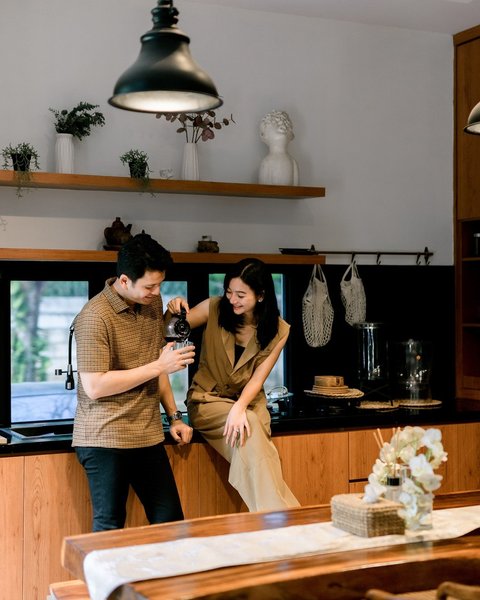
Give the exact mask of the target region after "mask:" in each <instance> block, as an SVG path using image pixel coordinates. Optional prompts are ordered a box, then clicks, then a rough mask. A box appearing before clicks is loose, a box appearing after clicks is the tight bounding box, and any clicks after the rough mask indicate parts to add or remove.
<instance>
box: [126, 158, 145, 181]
mask: <svg viewBox="0 0 480 600" xmlns="http://www.w3.org/2000/svg"><path fill="white" fill-rule="evenodd" d="M147 166H148V165H147V163H138V162H129V163H128V167H129V169H130V177H133V178H134V179H145V177H146V175H147Z"/></svg>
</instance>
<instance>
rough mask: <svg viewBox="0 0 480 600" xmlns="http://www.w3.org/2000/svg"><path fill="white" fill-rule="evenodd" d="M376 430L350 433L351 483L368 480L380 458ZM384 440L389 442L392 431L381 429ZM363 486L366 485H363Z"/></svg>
mask: <svg viewBox="0 0 480 600" xmlns="http://www.w3.org/2000/svg"><path fill="white" fill-rule="evenodd" d="M374 431H375V430H374V429H369V430H364V431H350V432H349V433H348V462H349V477H348V478H349V481H350V482H351V483H352V482H353V481H355V480H358V479H361V480H366V479H367V478H368V476H369V475H370V473H371V472H372V467H373V465H374V464H375V461H376V459H377V458H378V453H379V448H378V446H377V443H376V442H375V438H374V436H373V432H374ZM380 433H381V434H382V437H383V440H384V441H385V442H389V441H390V439H391V437H392V430H391V429H380ZM362 485H365V483H363V484H362Z"/></svg>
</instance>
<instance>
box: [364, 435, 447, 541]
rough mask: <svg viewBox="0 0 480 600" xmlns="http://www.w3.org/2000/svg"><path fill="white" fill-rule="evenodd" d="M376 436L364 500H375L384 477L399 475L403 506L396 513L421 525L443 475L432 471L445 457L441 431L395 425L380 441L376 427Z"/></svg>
mask: <svg viewBox="0 0 480 600" xmlns="http://www.w3.org/2000/svg"><path fill="white" fill-rule="evenodd" d="M374 435H375V434H374ZM375 439H376V441H377V444H378V446H379V448H380V455H379V458H377V460H376V461H375V464H374V465H373V468H372V473H371V474H370V475H369V477H368V484H367V485H366V486H365V495H364V497H363V500H364V502H369V503H373V502H377V501H378V499H379V498H380V497H382V496H384V495H385V493H386V491H387V487H386V484H387V478H388V477H400V479H401V494H400V497H399V502H400V503H401V504H402V505H403V507H402V508H401V509H400V510H399V512H398V514H399V516H400V517H402V518H403V519H405V522H406V523H407V526H408V527H409V528H411V529H417V528H420V527H421V526H423V525H425V523H424V520H425V519H426V518H427V517H426V513H425V511H428V509H429V510H430V511H431V506H432V501H433V492H434V491H435V490H437V489H438V488H439V487H440V485H441V482H442V479H443V476H442V475H438V474H435V473H434V470H435V469H438V467H439V466H440V465H441V464H442V463H443V462H445V461H446V460H447V453H446V452H445V451H444V449H443V445H442V433H441V431H440V430H439V429H427V430H425V429H423V428H422V427H410V426H407V427H405V428H404V429H403V430H402V429H400V428H398V429H394V431H393V435H392V439H391V440H390V442H384V441H383V439H382V437H381V434H380V432H379V430H377V435H375Z"/></svg>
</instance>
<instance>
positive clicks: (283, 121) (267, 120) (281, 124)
mask: <svg viewBox="0 0 480 600" xmlns="http://www.w3.org/2000/svg"><path fill="white" fill-rule="evenodd" d="M271 132H274V133H276V134H280V135H282V136H285V137H286V138H287V140H288V141H289V142H290V141H291V140H293V138H294V137H295V136H294V134H293V125H292V122H291V120H290V117H289V116H288V113H286V112H285V111H283V110H272V112H269V113H268V114H267V115H265V116H264V117H263V119H262V120H261V122H260V136H261V138H262V140H263V141H264V142H267V141H268V136H269V134H270V133H271Z"/></svg>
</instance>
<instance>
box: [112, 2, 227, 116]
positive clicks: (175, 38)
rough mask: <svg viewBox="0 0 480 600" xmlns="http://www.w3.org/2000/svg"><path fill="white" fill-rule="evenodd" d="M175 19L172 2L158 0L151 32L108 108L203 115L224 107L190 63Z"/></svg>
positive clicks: (205, 77)
mask: <svg viewBox="0 0 480 600" xmlns="http://www.w3.org/2000/svg"><path fill="white" fill-rule="evenodd" d="M177 15H178V10H177V9H176V8H175V7H174V6H173V2H172V0H158V5H157V6H156V7H155V8H154V9H153V10H152V16H153V28H152V29H151V30H150V31H147V33H145V34H144V35H143V36H142V37H141V38H140V39H141V42H142V47H141V50H140V54H139V56H138V58H137V60H136V62H134V63H133V65H132V66H131V67H129V68H128V69H127V70H126V71H125V73H123V75H121V76H120V78H119V80H118V81H117V83H116V85H115V88H114V90H113V96H112V97H111V98H110V99H109V100H108V102H109V104H111V105H112V106H116V107H117V108H123V109H125V110H133V111H138V112H149V113H159V112H172V113H190V112H203V111H206V110H213V109H214V108H217V107H219V106H221V105H222V104H223V101H222V100H221V99H220V97H219V96H218V92H217V89H216V87H215V84H214V83H213V81H212V79H211V78H210V76H209V75H208V74H207V73H206V72H205V71H204V70H203V69H201V68H200V67H199V66H198V65H197V63H196V62H195V61H194V60H193V58H192V56H191V54H190V49H189V43H190V38H189V37H188V36H187V35H185V33H183V31H180V29H178V28H177V27H176V23H177V21H178V19H177Z"/></svg>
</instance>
